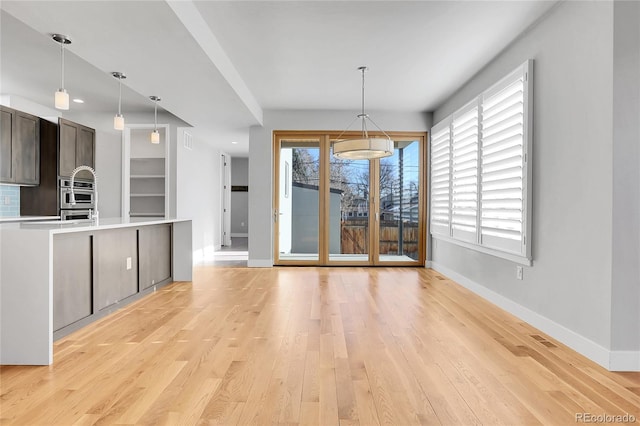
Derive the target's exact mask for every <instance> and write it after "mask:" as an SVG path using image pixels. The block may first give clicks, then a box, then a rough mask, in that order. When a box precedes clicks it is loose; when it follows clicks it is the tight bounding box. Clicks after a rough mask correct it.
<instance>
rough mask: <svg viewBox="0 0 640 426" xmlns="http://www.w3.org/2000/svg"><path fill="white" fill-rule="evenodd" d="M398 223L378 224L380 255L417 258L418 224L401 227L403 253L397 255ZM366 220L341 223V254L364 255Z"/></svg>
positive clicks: (385, 222) (367, 223)
mask: <svg viewBox="0 0 640 426" xmlns="http://www.w3.org/2000/svg"><path fill="white" fill-rule="evenodd" d="M398 234H399V229H398V222H396V221H390V220H383V221H382V222H380V254H393V255H401V254H404V255H406V256H409V257H411V258H412V259H417V258H418V241H419V238H418V237H419V235H418V224H417V223H405V224H404V226H403V232H402V234H403V244H402V249H403V253H398V246H399V244H398ZM368 240H369V222H368V219H358V220H349V221H347V222H342V224H341V227H340V248H341V253H342V254H365V253H366V248H367V247H368V246H369V244H368V242H369V241H368Z"/></svg>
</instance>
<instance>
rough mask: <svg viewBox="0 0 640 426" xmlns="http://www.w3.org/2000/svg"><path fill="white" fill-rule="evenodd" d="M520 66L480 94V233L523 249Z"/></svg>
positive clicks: (491, 242)
mask: <svg viewBox="0 0 640 426" xmlns="http://www.w3.org/2000/svg"><path fill="white" fill-rule="evenodd" d="M526 76H527V73H526V70H523V69H518V70H516V71H515V72H514V73H512V74H510V75H509V76H507V77H506V78H505V79H503V80H502V81H501V82H500V83H498V84H497V85H495V86H494V87H492V88H491V89H489V90H488V91H486V92H485V93H484V94H483V95H482V137H481V146H482V150H481V154H480V167H481V176H480V181H481V195H480V199H481V201H480V209H481V216H480V238H481V244H482V245H483V246H486V247H490V248H495V249H499V250H504V251H507V252H511V253H515V254H525V250H524V242H525V241H524V236H525V228H524V226H525V215H524V212H525V178H526V175H525V173H526V169H525V152H526V151H525V118H526V111H525V83H526V81H525V79H526Z"/></svg>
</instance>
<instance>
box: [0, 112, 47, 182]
mask: <svg viewBox="0 0 640 426" xmlns="http://www.w3.org/2000/svg"><path fill="white" fill-rule="evenodd" d="M0 117H1V118H0V120H1V121H0V139H1V140H0V182H4V183H15V184H18V185H37V184H38V183H40V119H39V118H38V117H36V116H34V115H31V114H27V113H24V112H21V111H17V110H14V109H12V108H7V107H1V108H0Z"/></svg>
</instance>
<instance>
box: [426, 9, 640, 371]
mask: <svg viewBox="0 0 640 426" xmlns="http://www.w3.org/2000/svg"><path fill="white" fill-rule="evenodd" d="M616 3H617V2H616ZM616 7H618V5H617V6H616ZM613 10H614V3H611V2H564V3H561V4H559V6H558V7H556V8H555V9H553V10H552V12H551V13H550V14H549V15H548V16H547V17H546V18H545V19H544V20H542V21H541V22H540V23H539V24H538V25H537V26H535V27H533V28H532V29H530V30H529V31H528V32H527V33H525V34H524V35H523V36H522V37H521V38H519V39H518V40H516V41H515V42H514V43H513V44H512V45H510V46H509V47H508V48H507V49H506V50H505V51H503V52H502V53H501V54H500V55H499V56H498V57H497V58H496V59H495V60H493V61H492V62H491V63H490V64H489V65H488V66H487V67H486V68H485V69H483V70H482V71H481V72H480V73H478V74H477V75H476V76H475V77H474V78H473V79H472V80H471V81H470V82H468V83H467V84H466V85H465V86H463V87H462V88H461V90H459V91H458V92H457V93H456V94H455V95H454V96H453V97H452V98H450V99H449V100H447V101H446V102H445V104H444V105H443V106H441V107H440V108H438V109H437V110H436V111H435V112H434V122H436V123H437V122H438V121H439V120H441V119H442V118H444V117H445V116H447V115H448V114H450V113H451V112H452V111H454V110H455V109H457V108H459V107H460V106H462V105H463V104H464V103H466V102H467V101H468V100H470V99H471V98H473V97H474V96H476V95H477V94H478V93H479V92H481V91H482V90H484V89H486V88H487V87H489V86H490V85H492V84H493V83H494V82H496V81H498V79H500V78H501V77H502V76H504V75H506V74H507V73H508V72H509V71H511V70H512V69H513V68H515V67H516V66H517V65H519V64H520V63H522V62H524V61H525V60H526V59H530V58H531V59H534V61H535V63H534V89H533V90H534V118H533V137H534V141H533V231H532V235H531V236H530V238H531V239H532V240H531V241H532V245H533V266H532V267H530V268H527V267H525V270H524V280H522V281H518V280H516V266H515V265H514V264H513V263H511V262H508V261H505V260H502V259H499V258H496V257H492V256H489V255H486V254H481V253H477V252H475V251H472V250H469V249H465V248H462V247H459V246H456V245H454V244H451V243H446V242H443V241H435V242H434V243H433V248H432V260H433V265H434V267H435V268H436V269H439V270H441V271H442V272H443V273H445V274H449V275H450V276H451V277H452V278H454V279H457V280H458V281H460V282H462V283H464V284H466V285H467V286H469V287H471V288H473V289H474V290H476V291H477V292H479V293H481V294H483V295H485V296H486V297H488V298H490V299H492V300H494V301H496V302H498V303H499V304H501V305H502V306H503V307H505V308H507V309H509V310H511V311H512V312H514V313H516V314H517V315H519V316H520V317H522V318H524V319H525V320H527V321H528V322H530V323H532V324H533V325H534V326H537V327H538V328H541V329H542V330H543V331H545V332H547V333H549V334H551V335H552V336H554V337H556V338H558V339H559V340H561V341H563V342H564V343H565V344H567V345H569V346H571V347H573V348H574V349H576V350H578V351H579V352H582V353H583V354H585V355H587V356H588V357H590V358H592V359H594V360H595V361H597V362H599V363H600V364H602V365H605V366H607V367H609V366H610V361H611V360H612V359H613V358H614V357H615V354H611V353H610V352H609V349H610V348H611V341H612V329H611V326H612V279H611V277H612V262H613V259H612V258H613V255H612V235H613V234H612V227H613V213H612V212H613V211H614V205H613V203H612V198H613V183H614V182H613V176H614V175H613V170H614V154H613V152H614V149H613V148H614V144H613V128H614V127H613V126H614V122H613V118H612V117H613V111H614V109H613V100H614V96H615V95H616V92H617V91H616V92H614V84H613V81H614V61H613V45H614V16H613ZM637 17H638V14H636V15H635V17H634V18H633V19H636V28H637ZM636 37H637V35H636ZM637 42H638V40H637V39H636V40H635V43H636V44H635V46H636V47H635V48H636V52H635V53H634V55H637ZM620 56H623V55H620ZM637 77H638V74H637V73H636V74H635V75H634V78H635V82H636V83H635V88H636V90H637V87H638V86H637ZM626 90H627V88H626V87H625V88H621V89H620V93H623V92H625V91H626ZM635 93H636V94H637V91H636V92H635ZM635 114H636V116H635V120H636V125H634V126H635V127H633V126H632V128H630V129H628V132H627V133H625V135H624V136H621V140H620V142H621V143H620V144H619V145H621V148H622V150H623V152H626V153H627V154H629V153H630V154H634V155H635V156H634V157H633V159H632V161H633V166H632V167H635V172H634V173H635V178H636V181H635V182H636V184H635V185H634V186H635V188H634V190H635V191H636V193H635V195H634V197H635V201H634V202H637V200H638V198H637V191H638V186H637V177H638V176H637V173H638V172H637V167H638V151H637V141H638V138H637V133H635V132H637V120H638V115H637V110H636V112H635ZM630 137H635V139H633V143H635V145H634V147H633V148H632V147H631V144H630V140H631V139H630ZM622 139H624V142H622ZM621 161H623V162H625V161H626V160H623V159H621ZM627 171H629V170H628V169H627ZM626 207H629V206H626ZM637 211H638V210H637V209H636V210H635V215H636V218H635V220H634V221H635V224H636V225H637V223H638V218H637ZM629 213H630V211H629V210H628V209H625V213H624V214H623V216H624V217H627V216H628V214H629ZM633 229H634V230H635V234H634V236H633V237H632V240H633V241H629V242H628V243H629V244H631V245H632V246H633V247H634V249H635V253H636V258H635V259H634V261H635V262H637V261H638V257H637V253H638V248H637V244H638V240H637V238H638V235H639V233H638V231H637V229H638V228H637V227H636V228H633ZM625 244H626V243H625ZM636 266H637V263H636ZM621 269H622V270H623V271H624V273H629V272H630V273H632V274H636V275H635V277H636V278H635V279H636V280H637V269H633V268H629V265H626V266H623V267H622V268H621ZM635 283H637V281H635ZM636 289H637V284H636ZM621 292H624V290H622V288H621ZM637 294H638V293H637V290H636V293H635V297H636V301H635V302H633V304H629V306H628V308H629V309H628V310H626V311H625V312H626V314H625V316H628V314H629V312H630V311H631V308H632V307H634V308H635V309H636V311H635V312H636V313H637V307H638V305H637ZM614 296H615V293H614ZM614 303H615V302H614ZM637 318H638V317H637V314H636V316H635V321H636V322H635V324H636V326H635V332H636V337H635V339H634V340H635V341H636V342H637V338H638V334H637V333H638V328H637V324H638V320H637ZM632 328H633V326H632ZM625 347H626V348H629V347H630V346H625ZM633 349H634V350H637V349H638V345H637V343H636V344H635V346H633ZM638 366H639V367H640V358H639V359H638Z"/></svg>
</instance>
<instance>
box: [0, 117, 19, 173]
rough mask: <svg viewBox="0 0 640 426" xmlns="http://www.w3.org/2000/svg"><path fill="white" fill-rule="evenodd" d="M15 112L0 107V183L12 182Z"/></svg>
mask: <svg viewBox="0 0 640 426" xmlns="http://www.w3.org/2000/svg"><path fill="white" fill-rule="evenodd" d="M14 113H15V111H14V110H12V109H9V108H5V107H0V182H13V181H14V179H13V146H12V140H13V136H12V135H13V116H14Z"/></svg>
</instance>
